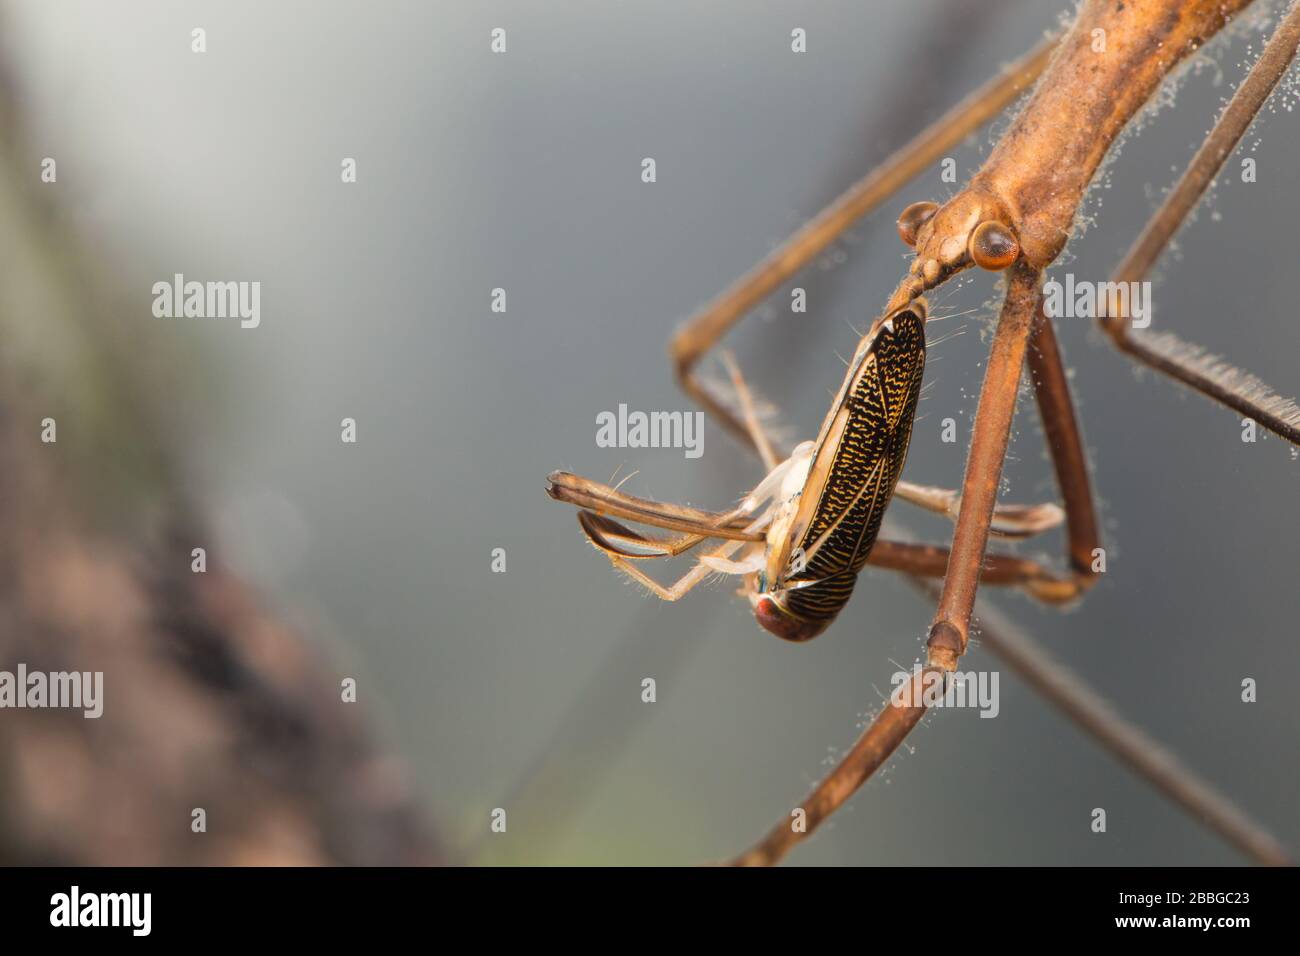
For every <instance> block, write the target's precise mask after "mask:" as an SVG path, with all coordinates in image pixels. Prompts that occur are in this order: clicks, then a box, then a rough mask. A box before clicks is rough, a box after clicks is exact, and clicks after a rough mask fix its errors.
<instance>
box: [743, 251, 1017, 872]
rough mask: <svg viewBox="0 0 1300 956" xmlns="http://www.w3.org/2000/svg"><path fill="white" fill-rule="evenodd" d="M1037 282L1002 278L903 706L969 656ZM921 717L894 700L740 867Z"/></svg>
mask: <svg viewBox="0 0 1300 956" xmlns="http://www.w3.org/2000/svg"><path fill="white" fill-rule="evenodd" d="M1040 279H1041V273H1040V272H1038V271H1037V270H1035V269H1033V268H1031V267H1029V266H1027V265H1025V264H1024V263H1023V261H1022V262H1020V263H1017V264H1016V265H1014V266H1012V267H1011V269H1009V270H1008V272H1007V297H1006V301H1005V302H1004V303H1003V306H1002V314H1001V316H1000V317H999V319H998V325H997V331H996V332H995V333H994V335H993V345H992V348H991V349H990V352H989V361H988V365H987V366H986V368H985V372H984V384H983V386H982V387H981V388H980V397H979V404H978V406H977V407H976V411H975V427H974V433H973V435H972V437H971V446H970V453H969V455H968V456H967V459H966V473H965V477H964V478H963V480H962V503H961V512H960V514H958V516H957V526H956V528H955V529H954V532H953V539H952V551H951V553H950V555H949V558H948V567H947V572H946V574H945V575H944V579H943V589H942V591H941V592H940V596H939V607H938V610H937V611H936V613H935V616H934V623H933V624H932V625H931V627H930V637H929V641H928V642H927V655H926V656H927V662H926V667H925V668H924V669H923V670H920V671H918V672H917V673H916V674H915V675H914V676H913V677H912V681H911V686H910V688H909V689H908V690H907V691H904V692H903V694H904V696H903V697H902V699H903V700H904V701H921V700H924V690H925V682H926V681H927V680H930V679H931V677H930V675H932V674H934V673H935V672H939V673H944V674H946V673H948V672H951V671H953V670H955V669H956V667H957V661H958V659H959V658H960V657H961V655H962V653H963V652H965V650H966V644H967V640H968V634H969V631H970V620H971V615H972V613H973V612H974V609H975V592H976V588H977V587H978V586H979V578H980V573H981V571H982V568H983V564H984V550H985V547H986V545H987V544H988V537H989V525H990V523H991V522H992V519H993V506H994V503H995V502H996V499H997V491H998V484H999V482H1000V480H1001V477H1002V464H1003V461H1004V460H1005V458H1006V452H1007V444H1008V442H1009V440H1010V436H1011V420H1012V418H1013V417H1014V414H1015V408H1016V396H1017V393H1018V392H1019V388H1020V373H1021V369H1022V368H1023V366H1024V361H1025V352H1026V350H1027V348H1028V344H1029V337H1030V333H1031V331H1032V329H1033V326H1034V320H1035V317H1036V316H1037V314H1038V309H1039V298H1040V292H1039V280H1040ZM900 690H901V689H900ZM911 691H915V694H912V693H911ZM925 711H926V708H925V706H924V704H919V705H918V704H915V703H898V702H894V701H891V702H890V704H889V705H888V706H886V707H884V708H883V709H882V710H881V711H880V713H878V714H877V715H876V717H875V719H874V720H873V721H872V722H871V724H870V725H869V726H868V727H867V729H866V731H864V732H863V734H862V736H860V737H859V738H858V741H857V743H856V744H854V745H853V749H852V750H850V751H849V754H848V756H847V757H845V758H844V760H843V761H841V762H840V764H839V765H838V766H837V767H836V768H835V769H834V770H832V771H831V773H830V774H829V775H828V776H827V777H826V778H825V779H823V780H822V781H821V783H819V784H818V785H817V786H816V788H815V789H814V790H813V792H812V793H810V794H809V795H808V796H807V797H805V798H804V800H803V802H802V803H801V804H800V806H801V807H802V809H803V811H804V824H805V825H804V829H803V831H802V832H797V833H796V832H794V830H793V828H792V827H791V826H790V824H789V820H788V818H787V819H785V820H783V821H782V822H781V823H779V824H778V825H777V826H775V827H773V828H772V830H771V831H770V832H769V833H768V834H767V836H766V837H764V838H763V840H761V841H760V842H759V843H758V844H757V845H756V846H755V847H754V848H753V849H751V850H749V851H747V852H746V853H744V854H742V855H741V856H740V857H738V858H737V859H736V860H735V862H736V863H738V864H742V865H753V864H760V865H761V864H768V863H774V862H776V861H777V860H779V859H780V858H781V857H782V856H784V855H785V854H786V853H787V852H788V851H789V850H790V848H791V847H792V846H794V844H795V843H797V842H799V841H800V840H802V839H806V838H807V836H808V835H809V834H811V833H812V832H813V831H814V830H815V829H816V827H817V826H818V825H819V824H820V823H821V822H822V821H824V820H825V819H826V818H827V817H828V816H830V815H831V814H832V813H834V812H835V811H836V810H837V809H839V807H840V806H841V805H843V804H844V802H845V801H847V800H848V799H849V797H851V796H852V795H853V794H854V793H855V792H856V791H857V789H858V788H859V787H860V786H862V784H863V783H864V782H866V780H867V779H868V778H869V777H870V776H871V775H872V774H873V773H875V772H876V771H877V770H878V769H879V768H880V767H881V765H883V764H884V762H885V761H886V760H888V759H889V756H890V755H891V754H892V753H893V752H894V751H895V750H897V749H898V745H899V744H901V743H902V742H903V739H904V738H905V737H906V736H907V735H908V734H909V733H911V731H912V729H913V728H914V727H915V726H916V725H917V724H918V723H920V721H921V718H922V717H923V716H925Z"/></svg>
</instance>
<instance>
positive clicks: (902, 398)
mask: <svg viewBox="0 0 1300 956" xmlns="http://www.w3.org/2000/svg"><path fill="white" fill-rule="evenodd" d="M924 371H925V319H924V317H923V315H918V314H917V313H916V312H915V311H913V310H911V309H908V310H904V311H902V312H899V313H898V314H896V315H894V316H893V317H892V318H891V319H890V320H888V321H887V322H885V323H883V324H881V325H880V327H879V328H878V329H877V332H876V336H875V338H874V339H872V340H871V341H870V342H868V343H867V345H866V347H865V348H864V349H861V350H859V355H858V357H857V359H856V360H855V363H854V366H853V367H852V368H851V369H850V372H849V375H848V377H847V379H846V381H845V391H844V400H843V401H842V402H841V403H840V404H839V407H838V408H837V409H836V411H835V412H833V414H832V417H831V418H829V419H828V420H827V423H826V425H824V426H823V433H822V435H821V437H820V439H819V445H818V448H817V450H816V451H815V452H814V454H813V462H814V469H817V467H818V463H819V462H822V461H827V460H829V466H828V467H827V469H826V471H825V480H824V482H823V483H822V486H821V491H820V494H819V495H818V497H817V503H816V507H815V508H814V509H813V511H812V515H811V517H810V518H809V519H808V523H807V527H806V529H805V530H804V532H803V534H802V535H801V536H800V539H799V541H798V542H797V544H796V547H797V548H798V549H801V550H802V554H803V556H804V560H805V562H806V563H805V565H804V568H803V570H801V571H799V572H798V573H795V574H790V575H788V576H787V577H786V578H785V586H786V587H788V588H791V590H790V591H788V593H787V595H786V607H787V609H788V610H789V611H791V612H792V613H794V614H795V615H797V616H799V617H801V618H803V619H805V620H810V621H811V620H828V619H829V618H832V617H834V616H835V615H836V614H838V613H839V611H840V609H841V608H842V607H844V605H845V604H846V603H847V602H848V600H849V596H850V595H851V594H852V593H853V585H854V583H855V582H856V581H857V577H858V572H859V571H861V570H862V567H863V565H865V564H866V562H867V555H868V554H869V553H870V551H871V546H872V545H873V544H874V543H875V540H876V535H877V534H878V533H879V532H880V522H881V519H882V517H883V516H884V513H885V507H886V506H887V505H888V504H889V499H890V498H891V497H892V496H893V494H894V486H895V485H896V484H897V483H898V476H899V475H900V474H901V473H902V470H903V462H904V460H905V459H906V458H907V445H908V442H909V440H910V439H911V437H912V419H913V418H914V417H915V415H916V403H917V400H918V398H919V397H920V392H921V377H922V373H923V372H924ZM811 490H812V489H811V488H809V489H805V494H808V493H809V492H810V491H811ZM796 553H798V552H796ZM802 582H809V583H807V584H806V585H804V586H802V587H799V586H798V585H799V584H801V583H802Z"/></svg>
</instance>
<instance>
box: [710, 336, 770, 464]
mask: <svg viewBox="0 0 1300 956" xmlns="http://www.w3.org/2000/svg"><path fill="white" fill-rule="evenodd" d="M722 363H723V364H724V365H726V367H727V371H728V372H729V373H730V374H731V384H732V387H733V388H735V390H736V397H737V399H738V400H739V401H740V408H741V416H742V417H741V421H743V422H744V424H745V434H746V435H747V436H748V437H749V440H750V442H751V444H753V446H754V450H755V451H757V452H758V457H759V458H760V459H762V461H763V467H764V468H766V469H767V470H768V471H771V470H772V469H773V468H775V467H776V464H777V456H776V452H775V451H773V450H772V440H771V439H770V438H768V436H767V431H766V430H765V429H764V428H763V423H762V422H761V421H759V418H758V409H756V408H755V407H754V396H753V395H752V394H750V391H749V386H748V385H746V384H745V377H744V376H743V375H741V374H740V366H739V365H737V364H736V359H735V357H734V356H733V355H732V354H731V353H730V352H723V353H722Z"/></svg>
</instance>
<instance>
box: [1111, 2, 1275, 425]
mask: <svg viewBox="0 0 1300 956" xmlns="http://www.w3.org/2000/svg"><path fill="white" fill-rule="evenodd" d="M1298 45H1300V4H1297V5H1293V6H1292V7H1291V10H1290V12H1289V13H1287V15H1286V17H1285V18H1284V19H1283V20H1282V22H1281V24H1280V25H1279V26H1278V28H1277V29H1276V30H1275V31H1274V32H1273V36H1272V37H1270V38H1269V41H1268V43H1267V44H1266V45H1265V47H1264V52H1263V53H1261V54H1260V57H1259V59H1258V60H1257V61H1256V62H1255V65H1254V66H1253V67H1252V68H1251V70H1250V74H1249V75H1248V76H1247V77H1246V79H1245V81H1244V82H1243V83H1242V84H1241V86H1240V87H1239V88H1238V89H1237V92H1236V94H1234V95H1233V97H1232V100H1231V101H1230V102H1229V103H1228V105H1227V107H1226V108H1225V109H1224V111H1223V115H1221V116H1220V117H1219V120H1218V122H1217V123H1215V124H1214V129H1212V130H1211V131H1210V134H1209V136H1207V137H1206V138H1205V142H1204V143H1202V144H1201V148H1200V149H1199V150H1197V152H1196V155H1195V156H1194V157H1192V161H1191V163H1190V164H1189V165H1188V167H1187V169H1186V170H1185V171H1184V173H1183V176H1182V178H1181V179H1180V180H1179V181H1178V184H1177V185H1176V186H1175V187H1174V188H1173V190H1172V191H1171V192H1170V193H1169V195H1168V197H1166V199H1165V201H1164V203H1163V205H1161V207H1160V208H1159V209H1158V210H1157V211H1156V214H1155V215H1154V216H1152V217H1151V221H1150V222H1148V223H1147V225H1146V228H1145V229H1143V231H1142V234H1141V235H1140V236H1139V237H1138V239H1137V242H1135V243H1134V244H1133V248H1132V249H1130V250H1129V252H1128V255H1126V256H1125V257H1124V260H1123V262H1121V263H1120V264H1119V266H1118V267H1117V268H1116V269H1115V272H1114V275H1113V277H1112V281H1114V282H1137V281H1140V280H1141V279H1143V278H1144V277H1145V276H1146V275H1147V273H1148V272H1149V271H1150V269H1151V266H1152V265H1154V264H1155V261H1156V259H1157V258H1158V257H1159V255H1160V253H1161V252H1163V251H1164V249H1165V247H1166V246H1167V245H1168V244H1169V240H1170V239H1171V238H1173V235H1174V233H1175V232H1176V231H1177V230H1178V227H1179V226H1181V225H1182V224H1183V222H1184V220H1186V218H1187V216H1188V214H1189V213H1190V212H1191V211H1192V209H1193V208H1195V206H1196V204H1197V202H1199V201H1200V198H1201V196H1202V195H1203V194H1204V192H1205V190H1206V188H1207V187H1208V186H1209V185H1210V183H1211V182H1212V181H1213V180H1214V177H1215V176H1216V175H1218V172H1219V170H1220V169H1221V168H1222V167H1223V163H1224V162H1225V161H1226V160H1227V158H1228V156H1229V155H1230V154H1231V153H1232V151H1233V150H1234V149H1236V147H1237V143H1238V142H1240V140H1241V137H1242V135H1243V134H1244V133H1245V132H1246V129H1247V128H1248V127H1249V126H1250V124H1251V121H1252V120H1254V118H1255V115H1256V114H1257V113H1258V112H1259V110H1260V108H1261V107H1262V106H1263V105H1264V103H1265V102H1266V101H1267V100H1268V97H1269V95H1270V94H1271V93H1272V91H1273V88H1274V87H1275V86H1276V85H1277V83H1278V81H1279V80H1280V79H1281V78H1282V77H1283V76H1284V75H1285V74H1286V71H1287V68H1288V66H1290V64H1291V61H1292V59H1293V58H1294V57H1295V53H1296V48H1297V46H1298ZM1102 328H1103V329H1105V331H1106V333H1107V335H1108V336H1109V337H1110V340H1111V342H1113V343H1114V345H1115V347H1116V348H1118V349H1119V350H1120V351H1121V352H1123V353H1125V354H1126V355H1128V356H1130V357H1132V358H1134V359H1136V360H1137V361H1139V362H1141V363H1142V364H1144V365H1148V366H1150V367H1151V368H1154V369H1156V370H1157V371H1160V372H1163V373H1164V374H1166V375H1168V376H1170V377H1171V378H1174V379H1176V380H1177V381H1179V382H1182V383H1183V384H1184V385H1186V386H1187V387H1189V388H1191V389H1194V390H1195V391H1198V392H1200V393H1201V394H1202V395H1205V396H1207V397H1208V398H1211V399H1213V400H1214V401H1216V402H1219V403H1220V404H1223V405H1226V406H1228V407H1229V408H1231V409H1234V410H1236V411H1237V412H1239V413H1241V414H1242V415H1246V416H1248V417H1250V418H1253V419H1254V420H1255V421H1257V422H1258V423H1259V424H1260V425H1263V426H1264V427H1265V428H1267V429H1268V430H1269V431H1271V432H1273V433H1274V434H1276V435H1280V436H1281V437H1282V438H1285V439H1286V440H1287V441H1289V442H1292V443H1294V444H1300V407H1297V406H1296V403H1295V401H1294V400H1293V399H1287V398H1284V397H1282V396H1281V395H1278V394H1277V393H1275V392H1274V391H1273V390H1272V389H1270V388H1269V387H1268V386H1267V385H1265V384H1264V383H1263V382H1261V381H1260V380H1259V379H1258V378H1256V377H1255V376H1253V375H1251V374H1249V373H1248V372H1244V371H1242V370H1240V369H1237V368H1234V367H1233V366H1231V365H1229V364H1228V363H1227V362H1224V361H1223V360H1222V359H1219V358H1218V357H1216V356H1214V355H1210V354H1208V353H1207V352H1205V350H1204V349H1201V348H1200V347H1199V346H1196V345H1191V344H1189V343H1187V342H1183V341H1182V340H1181V339H1179V338H1178V337H1177V336H1175V335H1174V334H1173V333H1170V332H1147V331H1145V330H1141V329H1134V328H1132V325H1131V320H1130V318H1129V317H1128V316H1124V315H1113V314H1110V310H1107V312H1106V314H1104V316H1103V318H1102Z"/></svg>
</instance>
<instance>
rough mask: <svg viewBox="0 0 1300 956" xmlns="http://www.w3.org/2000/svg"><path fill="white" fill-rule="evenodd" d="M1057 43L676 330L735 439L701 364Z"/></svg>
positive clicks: (900, 154)
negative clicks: (700, 369)
mask: <svg viewBox="0 0 1300 956" xmlns="http://www.w3.org/2000/svg"><path fill="white" fill-rule="evenodd" d="M1055 49H1056V41H1055V40H1046V41H1044V42H1043V43H1041V44H1040V45H1039V46H1038V47H1036V48H1035V49H1034V50H1032V51H1031V52H1030V53H1028V54H1027V55H1025V56H1024V57H1022V58H1021V59H1019V60H1017V61H1016V62H1015V63H1013V64H1012V65H1011V66H1009V67H1007V68H1006V69H1005V70H1003V71H1002V72H1001V73H999V74H998V75H997V76H995V77H993V79H991V80H989V81H988V82H987V83H986V84H985V85H984V86H982V87H981V88H980V89H978V90H976V91H975V92H974V93H972V94H971V95H970V96H969V97H967V98H966V99H964V100H962V101H961V102H960V103H958V104H957V105H956V106H954V107H953V108H952V109H951V110H949V111H948V112H947V113H946V114H944V115H943V116H941V117H940V118H939V119H937V120H935V121H934V122H933V123H931V124H930V125H929V126H928V127H926V129H924V130H922V131H921V133H919V134H918V135H917V136H915V137H914V138H913V139H912V140H911V141H910V142H909V143H907V144H906V145H905V146H903V147H902V148H901V149H899V150H898V151H897V152H896V153H894V154H893V155H892V156H890V157H889V158H888V159H886V160H885V161H884V162H883V163H881V164H880V165H879V166H877V167H876V168H875V169H874V170H872V171H871V172H870V173H868V174H867V175H866V176H864V177H863V178H862V179H860V180H859V181H858V182H857V183H855V184H854V185H853V186H851V187H850V188H849V189H848V191H847V192H845V193H843V194H842V195H841V196H840V197H839V198H838V199H836V200H835V201H834V202H832V203H831V204H830V205H829V206H827V207H826V208H825V209H823V210H822V211H821V212H820V213H818V214H817V215H816V216H815V217H814V218H813V219H812V220H811V221H809V222H808V223H807V224H806V225H804V226H803V227H802V228H801V229H800V230H799V231H798V232H796V233H795V234H794V235H793V236H791V237H790V238H789V239H788V240H786V242H785V244H784V245H782V246H781V247H780V248H778V249H777V250H776V251H775V252H773V253H771V254H770V255H769V256H767V258H765V259H763V260H762V261H761V262H760V263H759V264H758V265H757V266H755V267H754V268H753V269H752V270H751V271H750V272H749V273H748V274H746V275H745V276H744V277H743V278H741V279H740V280H739V281H738V282H736V283H735V285H733V286H732V287H731V288H729V289H728V290H727V291H726V292H724V293H723V294H722V295H721V296H719V297H718V298H717V299H716V300H714V301H713V302H712V303H710V304H709V305H708V306H706V307H705V308H704V310H703V311H701V312H699V313H697V314H696V315H695V316H694V317H693V318H691V319H690V320H689V321H688V322H687V323H686V324H685V325H683V326H682V327H681V328H680V329H678V331H677V333H676V334H675V335H674V336H673V338H672V341H671V343H670V344H669V347H668V352H669V355H670V356H671V358H672V362H673V370H674V372H675V373H676V376H677V382H678V384H679V385H680V386H681V388H682V390H683V391H684V392H686V394H687V395H689V396H690V397H691V398H692V399H693V400H694V401H695V402H696V403H698V404H699V405H700V406H701V407H702V408H704V409H705V410H706V411H708V412H709V413H710V414H711V415H712V416H713V417H714V418H716V419H717V420H718V421H719V422H720V423H721V424H722V425H723V426H724V427H725V428H726V429H727V430H728V431H730V432H731V433H732V434H733V435H735V436H736V437H737V438H739V439H741V440H743V441H751V442H752V436H751V435H750V434H749V430H748V429H747V428H746V426H745V423H744V422H743V421H742V420H741V419H740V417H739V416H737V415H736V414H735V413H734V412H733V411H732V410H731V409H730V408H729V407H728V406H727V404H726V402H725V401H723V400H722V399H721V398H719V397H718V396H717V395H715V394H714V393H713V392H712V391H711V390H710V389H709V388H708V386H707V385H705V384H704V383H703V382H701V381H700V380H699V379H697V378H696V377H695V375H694V369H695V366H696V364H697V363H698V362H699V361H700V359H701V358H703V357H704V355H705V353H707V352H708V351H709V349H711V348H712V347H713V346H714V345H715V344H716V343H717V342H718V341H719V340H720V339H721V338H722V337H723V336H724V335H726V333H727V330H728V329H730V328H731V327H732V326H733V325H735V324H736V322H738V321H739V320H740V319H741V318H742V317H743V316H744V315H745V314H746V313H747V312H749V311H750V310H751V309H752V308H754V306H756V305H758V303H760V302H761V301H763V299H765V298H766V297H767V296H768V295H770V294H771V293H772V292H773V291H774V290H775V289H776V288H777V287H778V286H779V285H780V284H781V283H782V282H784V281H786V280H787V279H789V278H790V277H791V276H793V275H794V274H795V273H797V272H798V271H799V270H800V269H802V268H803V267H804V266H806V265H807V264H808V263H809V262H811V261H812V260H813V259H814V258H815V257H816V256H817V255H818V254H819V253H820V252H822V250H824V249H825V248H826V247H827V246H829V245H830V244H831V243H832V242H834V241H835V239H836V237H838V236H839V235H840V233H842V232H843V231H844V230H845V229H847V228H848V227H849V226H850V225H852V224H853V222H854V221H855V220H857V219H859V218H860V217H862V216H864V215H865V214H866V213H868V212H870V211H871V210H872V209H875V208H876V206H878V205H880V203H882V202H883V201H885V200H886V199H888V198H889V197H890V196H892V195H893V194H894V193H895V192H897V191H898V190H899V189H900V188H901V187H902V186H903V185H904V184H905V183H906V182H907V181H908V180H910V179H911V178H912V177H914V176H916V175H917V174H918V173H920V172H921V171H922V170H924V169H925V168H926V167H927V166H929V165H931V164H932V163H935V162H937V161H938V160H939V159H940V158H942V157H943V156H945V155H946V154H947V152H948V151H949V150H950V149H952V148H953V147H954V146H956V145H957V144H958V143H960V142H961V141H962V140H964V139H965V138H966V137H967V136H969V135H970V134H971V133H973V132H975V130H977V129H979V128H980V127H981V126H983V125H984V124H985V123H986V122H988V121H989V120H991V119H993V118H994V117H996V116H997V115H998V114H999V113H1001V112H1002V110H1003V109H1004V108H1006V107H1007V106H1008V105H1009V104H1011V103H1012V102H1014V101H1015V99H1016V97H1018V96H1019V95H1020V94H1021V93H1022V92H1024V91H1025V90H1026V89H1028V88H1029V87H1030V86H1031V85H1032V84H1033V82H1034V81H1035V80H1036V79H1037V78H1038V76H1039V74H1040V73H1042V72H1043V69H1044V68H1045V67H1046V66H1047V63H1048V61H1049V60H1050V59H1051V57H1052V53H1053V52H1054V51H1055Z"/></svg>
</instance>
